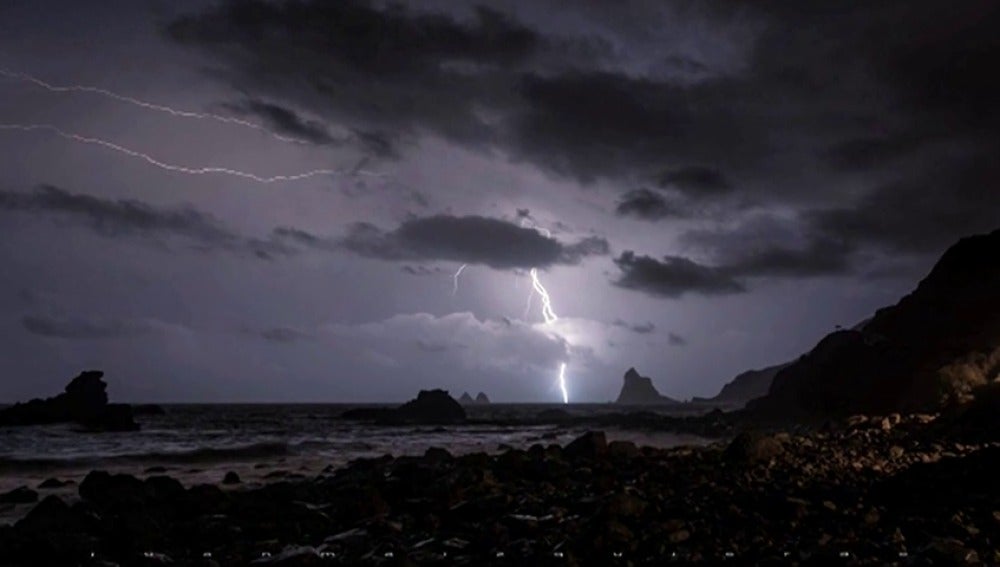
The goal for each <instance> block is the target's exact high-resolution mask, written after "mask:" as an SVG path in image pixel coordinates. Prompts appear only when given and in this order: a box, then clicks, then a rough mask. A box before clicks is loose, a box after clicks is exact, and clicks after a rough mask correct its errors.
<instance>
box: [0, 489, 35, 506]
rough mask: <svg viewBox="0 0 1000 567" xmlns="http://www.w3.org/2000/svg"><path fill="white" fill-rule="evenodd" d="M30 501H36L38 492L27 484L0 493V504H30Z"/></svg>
mask: <svg viewBox="0 0 1000 567" xmlns="http://www.w3.org/2000/svg"><path fill="white" fill-rule="evenodd" d="M32 502H38V493H37V492H35V491H34V490H31V489H30V488H28V487H27V486H20V487H18V488H15V489H14V490H11V491H10V492H7V493H5V494H0V504H31V503H32Z"/></svg>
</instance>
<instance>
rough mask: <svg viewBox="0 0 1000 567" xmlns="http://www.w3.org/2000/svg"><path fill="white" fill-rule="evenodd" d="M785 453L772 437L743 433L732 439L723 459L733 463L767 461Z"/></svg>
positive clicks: (783, 448) (782, 447) (757, 433)
mask: <svg viewBox="0 0 1000 567" xmlns="http://www.w3.org/2000/svg"><path fill="white" fill-rule="evenodd" d="M784 453H785V447H784V446H783V445H782V444H781V442H780V441H778V440H777V439H775V438H774V437H772V436H769V435H765V434H763V433H759V432H743V433H740V434H739V435H737V436H736V438H735V439H733V440H732V441H731V442H730V443H729V446H728V447H726V450H725V451H724V452H723V455H722V456H723V458H724V459H725V460H726V461H728V462H733V463H752V462H758V461H767V460H770V459H773V458H776V457H779V456H781V455H783V454H784Z"/></svg>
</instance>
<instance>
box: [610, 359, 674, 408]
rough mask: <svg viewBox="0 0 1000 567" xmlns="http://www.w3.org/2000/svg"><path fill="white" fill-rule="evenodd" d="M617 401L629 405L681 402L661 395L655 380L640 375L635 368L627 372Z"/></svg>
mask: <svg viewBox="0 0 1000 567" xmlns="http://www.w3.org/2000/svg"><path fill="white" fill-rule="evenodd" d="M616 403H619V404H629V405H645V404H679V403H680V402H679V401H677V400H675V399H672V398H668V397H667V396H664V395H661V394H660V393H659V392H658V391H656V387H654V386H653V381H652V380H651V379H649V378H646V377H645V376H641V375H639V373H638V372H636V370H635V368H629V369H628V372H626V373H625V378H624V383H623V384H622V391H621V393H619V394H618V400H617V402H616Z"/></svg>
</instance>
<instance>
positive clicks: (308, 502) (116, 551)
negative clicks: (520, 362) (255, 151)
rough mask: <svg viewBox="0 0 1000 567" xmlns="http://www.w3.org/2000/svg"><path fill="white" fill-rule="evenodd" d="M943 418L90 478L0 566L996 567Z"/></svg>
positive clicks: (32, 525) (962, 444)
mask: <svg viewBox="0 0 1000 567" xmlns="http://www.w3.org/2000/svg"><path fill="white" fill-rule="evenodd" d="M944 421H945V420H942V419H938V418H937V417H936V416H933V415H912V416H899V415H892V416H888V417H884V418H881V417H880V418H867V417H864V416H855V417H852V418H848V419H845V420H840V421H837V422H835V423H828V424H827V425H826V426H825V427H823V428H820V429H816V430H812V431H807V432H797V433H789V432H770V433H761V432H743V433H740V434H738V435H736V436H735V438H734V439H732V440H731V441H725V442H720V443H716V444H713V445H710V446H708V447H704V448H695V447H681V448H674V449H654V448H650V447H636V446H635V445H634V444H632V443H629V442H621V441H617V442H611V443H607V442H605V438H604V435H603V434H602V433H600V432H594V433H589V434H586V435H584V436H583V437H581V438H579V439H577V440H576V441H573V442H572V443H569V444H568V445H566V446H564V447H561V446H559V445H549V446H543V445H541V444H538V445H534V446H532V447H530V448H529V449H527V450H521V449H508V450H506V451H505V452H502V453H499V454H496V455H489V454H485V453H476V454H470V455H462V456H452V455H451V454H449V453H448V452H447V451H444V450H443V449H431V450H428V451H427V452H426V454H424V455H423V456H421V457H400V458H393V457H389V456H386V457H383V458H379V459H367V460H358V461H354V462H352V463H351V464H350V465H349V466H347V467H344V468H341V469H336V470H328V471H325V472H324V473H323V474H321V475H318V476H316V477H315V478H307V479H298V480H282V479H277V480H276V482H274V483H272V484H269V485H267V486H264V487H262V488H244V487H241V486H240V485H239V484H238V482H237V479H235V478H229V479H228V482H227V483H226V485H224V486H223V485H221V482H220V485H219V486H216V485H200V486H193V487H190V488H185V487H184V486H182V485H181V484H180V483H179V482H178V481H176V480H174V479H172V478H170V477H167V476H157V475H154V476H149V477H146V478H144V479H139V478H135V477H132V476H128V475H110V474H108V473H103V472H93V473H91V474H90V475H89V476H88V477H87V478H86V479H85V480H84V481H83V482H82V483H81V484H80V485H79V495H80V499H79V501H78V502H74V503H72V504H67V503H66V502H64V501H63V500H61V499H59V498H58V497H55V496H49V497H46V498H45V499H43V500H42V501H41V502H40V503H38V504H37V505H35V507H34V509H33V510H32V511H31V512H29V513H28V515H27V516H26V517H25V518H24V519H22V520H21V521H20V522H18V523H17V524H15V525H14V526H11V527H3V528H0V558H2V560H0V563H2V564H4V565H39V564H45V565H112V564H117V565H161V564H168V562H173V564H183V565H206V566H208V565H247V564H251V563H253V564H255V565H261V564H262V565H325V564H342V565H355V564H373V565H378V564H383V565H424V564H435V565H456V564H457V565H510V564H517V563H523V562H524V561H525V560H529V559H530V560H531V561H532V562H533V563H534V564H553V565H588V564H595V565H596V564H601V565H608V564H621V565H627V564H632V565H642V564H661V563H664V562H667V561H671V560H675V561H679V562H699V561H701V562H717V561H720V560H725V559H733V560H735V561H738V562H740V563H761V562H767V561H770V562H772V563H774V564H793V563H797V562H799V563H801V562H815V561H817V560H823V559H831V560H835V561H838V562H839V563H841V564H845V563H846V564H870V565H881V564H926V563H927V562H930V561H933V562H934V563H935V564H954V563H959V562H985V563H996V562H1000V551H998V550H1000V488H998V487H997V485H996V482H995V475H996V471H997V470H1000V444H997V443H995V442H989V441H984V440H982V439H979V440H976V441H969V440H967V439H966V438H965V437H963V436H962V435H960V434H958V433H955V432H956V431H960V430H956V429H955V428H954V427H952V426H951V425H949V424H945V423H944ZM221 480H222V479H221V478H220V481H221ZM19 496H20V497H24V496H25V494H24V493H23V492H22V493H21V494H20V495H19ZM91 554H93V558H91Z"/></svg>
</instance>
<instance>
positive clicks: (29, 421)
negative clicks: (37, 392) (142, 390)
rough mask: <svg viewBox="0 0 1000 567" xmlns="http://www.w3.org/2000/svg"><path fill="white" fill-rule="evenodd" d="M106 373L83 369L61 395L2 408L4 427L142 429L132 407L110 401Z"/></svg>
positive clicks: (0, 424)
mask: <svg viewBox="0 0 1000 567" xmlns="http://www.w3.org/2000/svg"><path fill="white" fill-rule="evenodd" d="M103 376H104V373H103V372H100V371H98V370H90V371H86V372H83V373H81V374H80V375H79V376H77V377H76V378H74V379H73V381H72V382H70V383H69V385H68V386H66V391H65V392H63V393H62V394H59V395H58V396H55V397H53V398H46V399H44V400H40V399H34V400H31V401H30V402H27V403H19V404H16V405H14V406H13V407H10V408H7V409H5V410H2V411H0V426H10V425H43V424H49V423H70V422H72V423H78V424H80V425H83V426H85V427H87V428H88V429H94V430H103V431H136V430H138V429H139V425H138V424H136V422H135V420H134V419H133V417H132V408H131V407H130V406H128V405H124V404H109V403H108V394H107V393H106V392H105V390H106V389H107V384H105V383H104V380H102V379H101V378H102V377H103Z"/></svg>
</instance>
